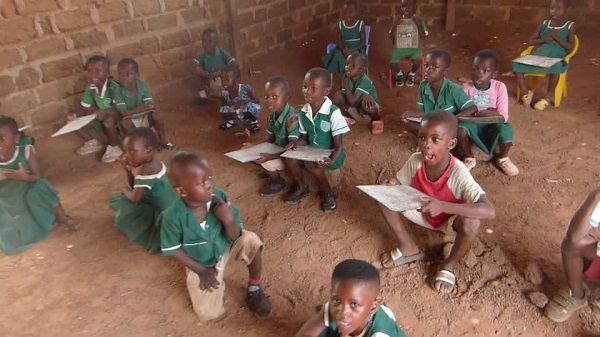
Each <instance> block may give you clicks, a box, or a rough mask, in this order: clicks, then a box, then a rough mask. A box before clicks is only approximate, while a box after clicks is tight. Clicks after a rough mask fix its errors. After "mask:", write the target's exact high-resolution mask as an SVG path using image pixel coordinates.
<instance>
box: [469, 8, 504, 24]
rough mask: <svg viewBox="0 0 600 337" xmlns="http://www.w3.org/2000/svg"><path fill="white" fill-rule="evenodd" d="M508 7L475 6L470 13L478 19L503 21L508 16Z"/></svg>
mask: <svg viewBox="0 0 600 337" xmlns="http://www.w3.org/2000/svg"><path fill="white" fill-rule="evenodd" d="M507 12H508V8H499V7H489V6H487V7H476V8H474V9H473V10H472V11H471V15H472V16H473V17H474V18H475V19H479V20H484V21H486V20H491V21H504V18H505V17H507V16H508V14H507Z"/></svg>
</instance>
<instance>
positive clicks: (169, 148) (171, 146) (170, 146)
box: [160, 142, 175, 151]
mask: <svg viewBox="0 0 600 337" xmlns="http://www.w3.org/2000/svg"><path fill="white" fill-rule="evenodd" d="M160 149H161V150H165V151H172V150H175V145H174V144H173V143H171V142H167V143H166V144H162V145H160Z"/></svg>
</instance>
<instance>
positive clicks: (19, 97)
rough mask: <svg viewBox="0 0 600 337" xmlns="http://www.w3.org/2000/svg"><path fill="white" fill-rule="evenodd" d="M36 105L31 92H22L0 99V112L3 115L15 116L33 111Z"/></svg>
mask: <svg viewBox="0 0 600 337" xmlns="http://www.w3.org/2000/svg"><path fill="white" fill-rule="evenodd" d="M37 105H38V102H37V99H36V98H35V94H34V92H33V91H31V90H29V91H22V92H18V93H15V94H12V95H10V96H8V98H6V99H0V111H2V113H3V114H11V115H12V114H16V113H18V112H22V111H26V110H30V109H33V108H34V107H35V106H37Z"/></svg>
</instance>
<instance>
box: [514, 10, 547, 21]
mask: <svg viewBox="0 0 600 337" xmlns="http://www.w3.org/2000/svg"><path fill="white" fill-rule="evenodd" d="M547 16H548V13H547V12H546V11H541V10H539V9H538V8H523V7H512V8H511V9H510V20H511V21H517V22H522V23H524V22H533V23H538V24H539V23H540V22H542V21H543V20H544V19H545V18H546V17H547Z"/></svg>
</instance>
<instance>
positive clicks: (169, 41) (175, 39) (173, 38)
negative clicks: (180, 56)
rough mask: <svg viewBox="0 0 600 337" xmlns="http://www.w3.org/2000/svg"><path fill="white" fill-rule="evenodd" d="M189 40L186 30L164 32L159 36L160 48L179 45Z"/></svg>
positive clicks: (165, 48)
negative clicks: (164, 33)
mask: <svg viewBox="0 0 600 337" xmlns="http://www.w3.org/2000/svg"><path fill="white" fill-rule="evenodd" d="M190 42H191V41H190V36H189V34H188V32H187V31H186V30H181V31H179V32H175V33H171V34H166V35H163V36H161V37H160V45H161V49H162V50H167V49H171V48H175V47H181V46H184V45H186V44H188V43H190Z"/></svg>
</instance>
